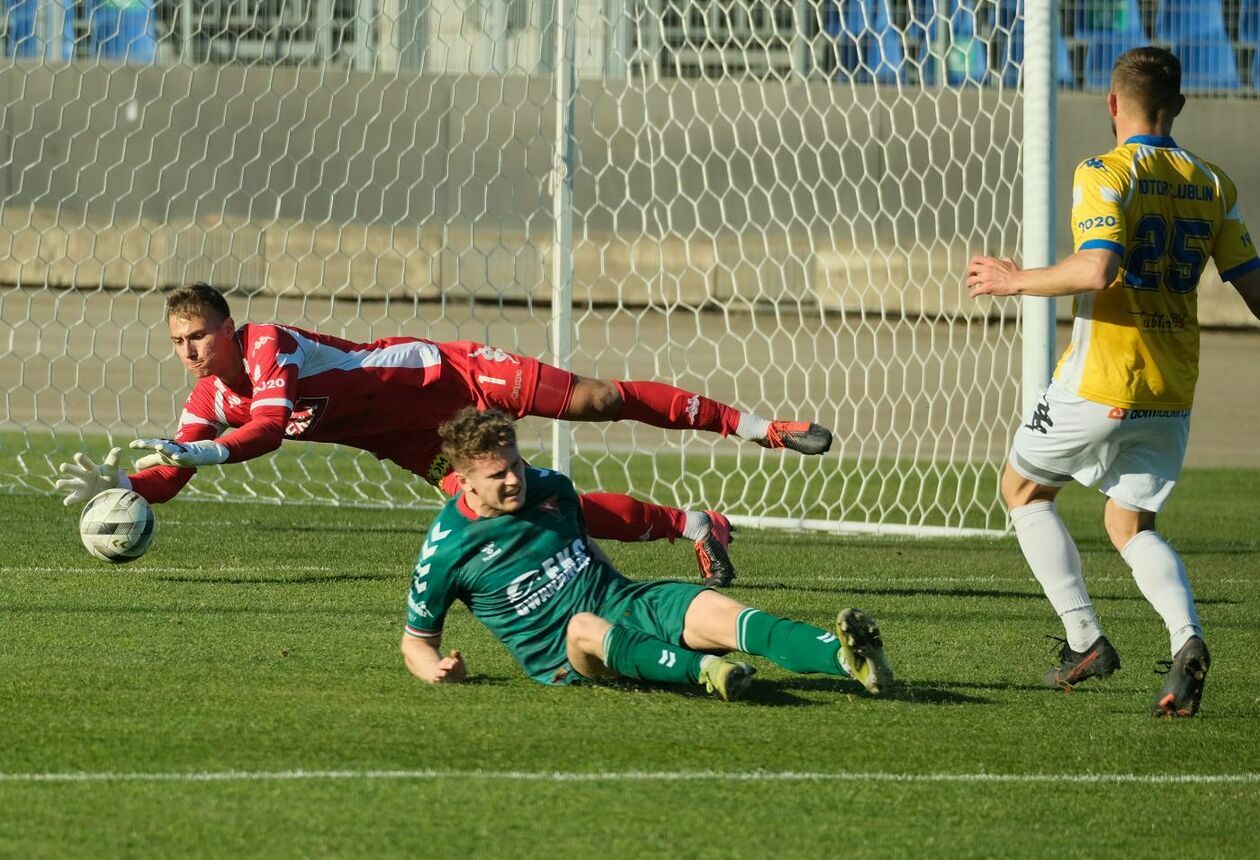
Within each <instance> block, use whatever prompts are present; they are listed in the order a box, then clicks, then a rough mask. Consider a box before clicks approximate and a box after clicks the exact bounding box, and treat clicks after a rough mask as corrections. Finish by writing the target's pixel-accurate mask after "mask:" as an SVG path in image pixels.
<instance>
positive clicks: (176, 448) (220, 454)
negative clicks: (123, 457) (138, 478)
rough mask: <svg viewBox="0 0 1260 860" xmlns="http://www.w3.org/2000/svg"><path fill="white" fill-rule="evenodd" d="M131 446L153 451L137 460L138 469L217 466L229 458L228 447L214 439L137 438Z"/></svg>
mask: <svg viewBox="0 0 1260 860" xmlns="http://www.w3.org/2000/svg"><path fill="white" fill-rule="evenodd" d="M131 447H132V448H136V449H138V450H142V451H143V450H149V451H152V452H153V453H152V454H149V455H147V456H144V457H141V458H140V459H139V460H137V461H136V469H137V470H138V471H139V470H144V469H149V468H152V467H153V466H177V467H178V468H180V469H195V468H197V467H198V466H217V465H218V464H219V463H222V462H224V461H225V460H227V458H228V449H227V448H226V447H224V446H223V445H220V444H219V443H218V442H215V441H213V440H210V441H204V442H176V441H174V440H172V439H135V440H132V443H131Z"/></svg>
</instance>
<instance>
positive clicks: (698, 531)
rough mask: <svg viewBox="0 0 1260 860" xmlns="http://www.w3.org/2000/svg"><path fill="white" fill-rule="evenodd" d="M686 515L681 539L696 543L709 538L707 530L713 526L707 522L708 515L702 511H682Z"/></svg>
mask: <svg viewBox="0 0 1260 860" xmlns="http://www.w3.org/2000/svg"><path fill="white" fill-rule="evenodd" d="M683 513H684V514H686V515H687V524H686V525H685V526H683V530H682V533H683V537H685V538H686V539H687V540H691V541H696V540H704V539H705V538H707V537H708V536H709V529H710V528H712V526H713V524H712V523H711V522H709V515H708V514H706V513H705V512H704V511H683Z"/></svg>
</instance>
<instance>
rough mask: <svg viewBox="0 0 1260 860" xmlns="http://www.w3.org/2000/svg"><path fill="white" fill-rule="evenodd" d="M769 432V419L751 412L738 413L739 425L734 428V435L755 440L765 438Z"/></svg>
mask: <svg viewBox="0 0 1260 860" xmlns="http://www.w3.org/2000/svg"><path fill="white" fill-rule="evenodd" d="M769 432H770V419H768V418H762V417H761V416H760V415H753V414H752V413H751V412H741V413H739V426H738V427H736V428H735V435H736V436H738V437H739V438H741V439H748V440H750V441H753V442H756V441H759V440H761V439H764V438H766V434H767V433H769Z"/></svg>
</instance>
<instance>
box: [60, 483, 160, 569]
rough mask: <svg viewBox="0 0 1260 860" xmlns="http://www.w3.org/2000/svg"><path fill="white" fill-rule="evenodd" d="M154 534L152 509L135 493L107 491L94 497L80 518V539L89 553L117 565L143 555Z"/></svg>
mask: <svg viewBox="0 0 1260 860" xmlns="http://www.w3.org/2000/svg"><path fill="white" fill-rule="evenodd" d="M155 531H157V520H156V519H154V517H153V508H152V507H150V506H149V503H148V502H147V501H145V499H144V496H142V495H140V494H139V493H137V492H135V491H133V490H119V489H115V490H106V491H105V492H103V493H101V494H100V495H97V496H94V497H93V498H92V500H91V501H89V502H88V503H87V505H86V506H85V507H84V508H83V514H82V515H81V516H80V517H79V537H80V538H82V539H83V545H84V546H85V547H87V551H88V552H90V553H92V555H94V556H96V557H97V558H99V559H100V560H101V561H108V562H113V563H114V564H124V563H126V562H129V561H134V560H136V559H137V558H139V557H140V556H142V555H144V552H145V550H147V549H148V548H149V544H151V543H153V533H154V532H155Z"/></svg>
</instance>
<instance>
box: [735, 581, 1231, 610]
mask: <svg viewBox="0 0 1260 860" xmlns="http://www.w3.org/2000/svg"><path fill="white" fill-rule="evenodd" d="M734 587H735V588H738V589H746V590H748V591H814V592H823V593H830V594H843V595H859V594H873V595H877V596H881V597H960V598H971V597H990V598H996V599H1001V600H1009V599H1012V598H1014V599H1035V600H1044V599H1045V595H1044V594H1042V593H1041V592H1040V591H1036V590H1033V589H1029V590H1027V591H1017V590H1015V589H1006V588H895V587H892V586H878V585H877V586H864V585H853V584H846V583H839V584H837V585H790V584H788V583H786V582H744V581H743V580H736V582H735V585H734ZM1095 597H1096V598H1097V599H1099V600H1136V601H1145V600H1146V598H1145V597H1143V596H1142V595H1140V594H1097V595H1095ZM1243 602H1244V601H1241V600H1230V599H1228V598H1223V597H1221V598H1212V597H1207V598H1196V599H1195V603H1196V604H1199V605H1208V606H1211V605H1214V604H1215V605H1222V606H1232V605H1235V604H1239V603H1243Z"/></svg>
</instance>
